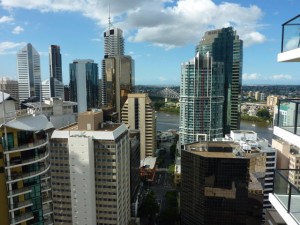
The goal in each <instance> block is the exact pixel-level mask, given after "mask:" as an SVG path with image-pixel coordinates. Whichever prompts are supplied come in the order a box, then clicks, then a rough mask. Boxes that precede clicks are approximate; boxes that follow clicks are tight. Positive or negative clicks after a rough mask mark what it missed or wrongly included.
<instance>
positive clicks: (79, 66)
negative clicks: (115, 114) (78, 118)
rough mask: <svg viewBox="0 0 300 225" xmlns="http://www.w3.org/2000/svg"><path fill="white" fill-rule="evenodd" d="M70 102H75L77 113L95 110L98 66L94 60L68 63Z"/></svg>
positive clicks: (97, 98) (97, 96)
mask: <svg viewBox="0 0 300 225" xmlns="http://www.w3.org/2000/svg"><path fill="white" fill-rule="evenodd" d="M69 86H70V101H73V102H77V104H78V105H77V111H78V112H85V111H87V110H88V109H92V108H97V107H98V101H99V95H98V65H97V63H94V60H90V59H81V60H79V59H78V60H74V61H73V63H70V85H69Z"/></svg>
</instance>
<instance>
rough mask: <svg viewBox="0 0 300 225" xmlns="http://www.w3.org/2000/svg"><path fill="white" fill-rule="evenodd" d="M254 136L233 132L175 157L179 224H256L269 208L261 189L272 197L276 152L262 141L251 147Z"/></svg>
mask: <svg viewBox="0 0 300 225" xmlns="http://www.w3.org/2000/svg"><path fill="white" fill-rule="evenodd" d="M232 132H233V131H232ZM256 136H257V135H256V133H254V132H251V131H236V132H234V133H231V137H232V138H233V139H228V140H225V141H224V140H223V141H212V142H202V143H200V142H197V143H192V144H188V145H185V149H184V150H182V152H181V193H180V208H181V224H183V225H202V224H203V225H206V224H211V225H214V224H215V225H219V224H224V225H233V224H236V225H242V224H244V225H248V224H251V225H255V224H257V225H259V224H261V223H262V221H263V209H264V208H268V207H270V205H269V204H268V202H267V199H265V196H267V194H268V192H266V191H265V189H267V188H271V191H270V192H272V187H273V183H272V181H273V175H274V174H273V173H274V168H275V160H276V155H275V154H276V153H275V150H274V149H272V148H269V147H268V146H267V141H265V142H264V141H263V143H259V142H257V139H256ZM233 140H235V141H233ZM261 144H262V145H261ZM263 146H264V147H263ZM271 161H272V163H273V165H271V164H270V162H271ZM269 164H270V165H269ZM265 200H266V201H265Z"/></svg>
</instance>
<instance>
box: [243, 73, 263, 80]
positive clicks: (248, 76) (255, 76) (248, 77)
mask: <svg viewBox="0 0 300 225" xmlns="http://www.w3.org/2000/svg"><path fill="white" fill-rule="evenodd" d="M259 79H261V76H260V75H259V74H257V73H251V74H247V73H244V74H243V80H259Z"/></svg>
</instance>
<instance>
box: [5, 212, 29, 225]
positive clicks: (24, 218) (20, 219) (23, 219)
mask: <svg viewBox="0 0 300 225" xmlns="http://www.w3.org/2000/svg"><path fill="white" fill-rule="evenodd" d="M32 219H34V216H33V214H32V213H31V212H28V213H24V214H21V215H19V216H16V217H15V218H11V220H10V225H15V224H20V223H23V222H26V221H28V220H32Z"/></svg>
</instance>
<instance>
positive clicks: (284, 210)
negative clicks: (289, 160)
mask: <svg viewBox="0 0 300 225" xmlns="http://www.w3.org/2000/svg"><path fill="white" fill-rule="evenodd" d="M289 171H294V172H296V173H298V174H300V170H299V169H298V170H292V169H286V170H275V178H274V190H273V194H270V196H269V199H270V202H271V203H272V205H273V206H274V207H275V209H276V210H277V211H278V212H279V213H280V215H281V216H282V218H283V219H284V220H285V221H286V223H287V224H300V190H299V188H298V187H297V186H296V185H295V184H293V183H292V182H291V181H290V179H289ZM273 197H275V198H273Z"/></svg>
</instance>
